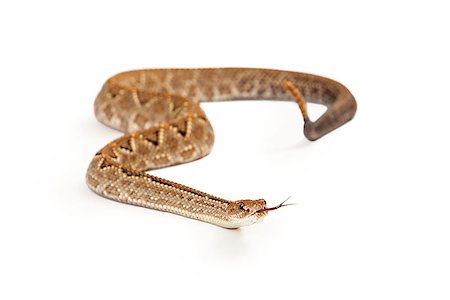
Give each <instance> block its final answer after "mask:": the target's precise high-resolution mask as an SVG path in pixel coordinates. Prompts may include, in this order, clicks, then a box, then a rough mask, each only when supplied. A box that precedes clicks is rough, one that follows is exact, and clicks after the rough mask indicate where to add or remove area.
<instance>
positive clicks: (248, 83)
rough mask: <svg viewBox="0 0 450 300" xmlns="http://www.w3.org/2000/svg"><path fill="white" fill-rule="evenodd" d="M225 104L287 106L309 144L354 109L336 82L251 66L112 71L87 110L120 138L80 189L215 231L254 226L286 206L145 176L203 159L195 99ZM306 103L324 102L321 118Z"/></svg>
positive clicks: (206, 145)
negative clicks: (295, 111) (295, 112)
mask: <svg viewBox="0 0 450 300" xmlns="http://www.w3.org/2000/svg"><path fill="white" fill-rule="evenodd" d="M229 100H280V101H294V102H296V103H297V105H298V106H299V108H300V111H301V114H302V117H303V122H304V124H303V133H304V135H305V137H306V138H307V139H308V140H311V141H315V140H317V139H319V138H321V137H322V136H324V135H326V134H327V133H329V132H331V131H333V130H335V129H336V128H338V127H340V126H342V125H343V124H345V123H346V122H348V121H350V120H351V119H352V118H353V117H354V115H355V113H356V108H357V105H356V101H355V98H354V96H353V95H352V94H351V92H350V91H349V90H348V89H347V88H346V87H345V86H344V85H342V84H341V83H339V82H337V81H334V80H332V79H329V78H326V77H322V76H318V75H312V74H307V73H299V72H292V71H285V70H274V69H257V68H200V69H142V70H131V71H126V72H122V73H118V74H116V75H114V76H112V77H110V78H109V79H108V80H107V81H106V82H105V83H104V85H103V87H102V88H101V90H100V92H99V93H98V95H97V97H96V99H95V102H94V111H95V116H96V118H97V120H98V121H100V122H101V123H103V124H104V125H106V126H109V127H111V128H114V129H116V130H119V131H121V132H123V133H124V134H123V135H122V136H121V137H119V138H117V139H116V140H114V141H112V142H110V143H108V144H107V145H106V146H104V147H103V148H101V149H100V150H99V151H98V152H97V153H96V154H95V155H94V157H93V159H92V161H91V162H90V164H89V166H88V169H87V173H86V183H87V185H88V187H89V188H90V189H91V190H92V191H94V192H95V193H97V194H99V195H100V196H103V197H105V198H108V199H111V200H115V201H118V202H121V203H125V204H131V205H136V206H140V207H145V208H150V209H154V210H159V211H164V212H169V213H174V214H178V215H181V216H184V217H188V218H191V219H195V220H200V221H203V222H207V223H210V224H214V225H217V226H220V227H223V228H230V229H232V228H239V227H242V226H248V225H252V224H255V223H258V222H261V221H262V220H263V219H264V217H266V216H267V215H268V213H269V211H272V210H275V209H278V208H280V207H283V206H286V205H288V204H285V203H284V202H283V203H281V204H279V205H277V206H274V207H268V206H267V203H266V201H265V200H264V199H255V200H252V199H243V200H235V201H232V200H226V199H223V198H220V197H216V196H213V195H210V194H208V193H205V192H202V191H199V190H196V189H193V188H190V187H188V186H185V185H182V184H179V183H176V182H172V181H170V180H167V179H164V178H160V177H157V176H154V175H151V174H149V173H147V171H150V170H155V169H159V168H164V167H169V166H173V165H178V164H183V163H187V162H191V161H194V160H197V159H200V158H202V157H204V156H206V155H207V154H209V153H210V151H211V149H212V146H213V143H214V133H213V129H212V127H211V124H210V122H209V120H208V118H207V116H206V114H205V112H204V111H203V110H202V108H201V107H200V102H214V101H215V102H217V101H229ZM307 102H310V103H316V104H321V105H324V106H325V107H326V111H325V113H323V114H322V115H321V116H320V117H319V118H318V119H316V120H315V121H312V120H311V119H310V117H309V115H308V111H307V104H306V103H307ZM230 117H232V116H230ZM230 122H231V121H230Z"/></svg>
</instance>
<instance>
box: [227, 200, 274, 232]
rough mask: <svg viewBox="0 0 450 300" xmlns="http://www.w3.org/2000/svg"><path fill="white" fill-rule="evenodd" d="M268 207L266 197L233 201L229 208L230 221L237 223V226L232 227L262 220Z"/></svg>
mask: <svg viewBox="0 0 450 300" xmlns="http://www.w3.org/2000/svg"><path fill="white" fill-rule="evenodd" d="M266 208H267V207H266V201H265V200H264V199H258V200H240V201H235V202H231V203H230V204H229V205H228V208H227V214H228V217H229V221H230V223H231V224H234V225H235V227H231V228H237V227H242V226H248V225H252V224H255V223H258V222H261V221H262V219H263V218H264V217H265V216H266V215H267V211H266V210H265V209H266Z"/></svg>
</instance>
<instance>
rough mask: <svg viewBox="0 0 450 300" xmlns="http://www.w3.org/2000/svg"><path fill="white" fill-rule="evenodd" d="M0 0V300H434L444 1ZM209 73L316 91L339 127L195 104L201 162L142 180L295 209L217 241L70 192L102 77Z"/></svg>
mask: <svg viewBox="0 0 450 300" xmlns="http://www.w3.org/2000/svg"><path fill="white" fill-rule="evenodd" d="M9 2H10V3H9V4H6V1H5V2H2V4H0V32H1V36H0V38H1V41H0V43H1V46H0V53H1V56H0V63H1V65H0V86H1V93H0V101H1V102H0V103H1V113H0V115H1V117H0V122H1V126H2V141H1V147H0V151H1V173H0V174H1V181H0V182H1V191H2V192H1V202H0V204H1V207H0V233H1V236H0V243H1V245H0V277H1V278H0V298H1V299H161V298H175V297H176V298H181V297H183V298H186V299H194V298H195V299H244V298H246V299H258V298H262V297H263V298H274V299H450V285H449V284H450V242H449V240H450V193H449V191H448V184H449V169H450V161H449V158H448V157H449V150H450V147H449V146H448V141H449V129H450V124H449V122H448V114H449V108H450V106H449V100H450V99H449V91H450V90H449V85H450V81H449V79H450V76H449V70H450V60H449V53H450V46H449V28H450V21H449V16H448V12H449V9H448V8H446V6H445V2H446V1H423V2H420V1H404V2H402V1H376V2H373V3H372V4H369V3H368V2H367V3H364V1H307V3H306V1H305V3H302V2H303V1H290V2H289V1H280V0H278V1H273V2H268V1H255V2H251V1H223V2H220V3H219V2H218V1H204V2H201V1H178V2H174V1H154V2H152V1H142V2H135V1H126V2H125V1H123V2H122V3H119V2H117V1H104V3H103V4H100V1H98V2H97V3H94V1H91V2H90V3H82V2H81V1H74V2H73V3H71V4H68V3H63V1H53V2H52V1H9ZM219 66H224V67H226V66H242V67H265V68H278V69H288V70H293V71H302V72H309V73H315V74H319V75H324V76H327V77H331V78H333V79H336V80H338V81H341V82H342V83H344V84H345V85H347V86H348V87H349V89H350V90H351V91H352V93H353V94H354V95H355V97H356V99H357V101H358V105H359V106H358V112H357V115H356V118H355V119H354V120H353V121H352V122H350V123H348V124H347V125H345V126H344V127H342V128H339V129H338V130H336V131H334V132H333V133H331V134H330V135H328V136H326V137H325V138H323V139H321V140H319V141H317V142H314V143H311V142H308V141H306V140H305V138H304V137H303V134H302V126H303V124H302V122H301V119H300V113H299V112H298V108H297V107H296V106H295V105H294V104H293V103H276V102H258V101H252V102H233V103H207V104H204V105H202V107H203V108H204V109H205V111H206V112H207V114H208V115H209V117H210V120H211V122H212V124H213V127H214V128H215V130H216V144H215V147H214V150H213V152H212V154H211V155H209V156H208V157H206V158H204V159H202V160H199V161H196V162H194V163H190V164H186V165H182V166H177V167H173V168H167V169H164V170H160V171H157V172H154V173H155V174H158V175H160V176H163V177H166V178H168V179H171V180H174V181H177V182H180V183H184V184H187V185H190V186H193V187H195V188H198V189H201V190H204V191H206V192H209V193H212V194H215V195H219V196H223V197H226V198H229V199H241V198H251V199H254V198H259V197H264V198H266V200H267V201H268V202H269V204H271V205H274V204H277V203H279V202H280V201H281V200H284V199H285V198H286V197H287V196H290V195H291V196H292V198H291V201H292V202H296V203H297V205H296V206H290V207H286V208H283V209H280V210H278V211H276V212H272V213H270V215H269V216H268V217H267V218H266V219H265V220H264V221H263V222H262V223H261V224H257V225H255V226H251V227H247V228H242V229H240V230H225V229H221V228H219V227H215V226H212V225H208V224H205V223H202V222H197V221H193V220H190V219H186V218H182V217H179V216H175V215H170V214H167V213H161V212H157V211H152V210H147V209H143V208H138V207H133V206H127V205H124V204H119V203H116V202H113V201H109V200H105V199H103V198H101V197H99V196H97V195H95V194H94V193H92V192H91V191H90V190H89V189H88V188H87V187H86V185H85V183H84V174H85V170H86V168H87V166H88V164H89V161H90V159H91V158H92V156H93V155H94V153H95V152H96V151H97V150H98V149H99V148H101V147H102V146H103V145H105V144H106V143H107V142H109V141H111V140H112V139H113V138H116V137H118V136H119V135H120V133H118V132H115V131H113V130H111V129H108V128H106V127H105V126H102V125H101V124H100V123H98V122H97V121H96V120H95V117H94V113H93V106H92V104H93V100H94V98H95V96H96V93H97V92H98V90H99V89H100V87H101V85H102V83H103V82H104V81H105V80H106V79H107V78H108V77H109V76H111V75H113V74H115V73H117V72H120V71H124V70H128V69H135V68H155V67H219ZM311 109H312V110H313V113H315V114H316V115H317V114H319V113H320V110H319V109H317V108H314V109H313V108H311Z"/></svg>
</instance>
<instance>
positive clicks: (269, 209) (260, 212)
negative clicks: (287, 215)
mask: <svg viewBox="0 0 450 300" xmlns="http://www.w3.org/2000/svg"><path fill="white" fill-rule="evenodd" d="M289 198H291V197H290V196H289V197H287V198H286V200H284V201H283V202H281V203H280V204H278V205H277V206H274V207H264V208H261V209H258V210H257V211H255V214H265V215H266V214H267V212H268V211H271V210H276V209H279V208H281V207H284V206H289V205H294V204H295V203H286V201H288V200H289Z"/></svg>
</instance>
